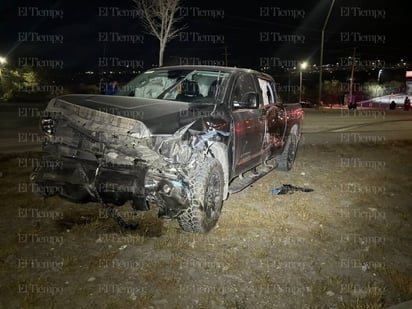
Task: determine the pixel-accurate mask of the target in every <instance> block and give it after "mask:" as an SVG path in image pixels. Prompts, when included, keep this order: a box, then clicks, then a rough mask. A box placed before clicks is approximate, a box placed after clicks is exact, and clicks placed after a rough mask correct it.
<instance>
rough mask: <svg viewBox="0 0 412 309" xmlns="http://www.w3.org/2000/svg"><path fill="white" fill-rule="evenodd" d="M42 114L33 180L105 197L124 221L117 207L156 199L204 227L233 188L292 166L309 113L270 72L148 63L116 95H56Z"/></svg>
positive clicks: (193, 228) (165, 212)
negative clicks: (282, 95) (285, 96)
mask: <svg viewBox="0 0 412 309" xmlns="http://www.w3.org/2000/svg"><path fill="white" fill-rule="evenodd" d="M44 114H45V117H43V119H42V120H41V128H42V130H43V131H44V134H45V142H44V145H43V151H44V152H45V153H46V155H45V156H44V157H43V160H44V161H45V162H44V164H41V165H40V166H41V168H36V169H35V170H34V171H33V174H32V181H33V182H34V183H36V184H37V185H38V186H41V187H42V190H40V191H41V192H43V193H44V194H45V195H46V196H51V195H55V194H59V195H60V196H62V197H63V198H67V199H69V200H71V201H73V202H88V201H91V202H93V201H94V202H100V203H101V204H102V205H103V206H104V207H105V209H106V211H107V212H108V213H109V214H110V215H112V216H113V218H114V219H115V220H116V221H117V222H118V223H119V224H120V225H122V226H124V227H132V226H133V225H131V224H128V223H126V222H125V221H124V220H123V219H122V218H121V217H120V216H119V215H118V214H117V212H116V211H115V208H114V207H115V206H120V205H123V204H125V203H126V202H128V201H131V203H132V206H133V208H134V209H135V210H147V209H149V207H150V205H151V204H152V203H156V204H157V205H158V207H159V216H162V217H168V218H175V219H177V220H178V222H179V224H180V226H181V228H182V229H183V230H185V231H190V232H198V233H205V232H208V231H209V230H211V229H212V228H213V227H214V226H215V224H216V222H217V220H218V218H219V215H220V212H221V208H222V205H223V201H224V200H225V199H227V198H228V196H229V194H232V193H236V192H238V191H240V190H242V189H244V188H246V187H247V186H249V185H250V184H251V183H253V182H254V181H256V180H257V179H259V178H260V177H263V176H264V175H266V174H267V173H269V172H271V171H272V170H275V169H278V170H289V169H291V168H292V165H293V162H294V160H295V155H296V151H297V148H298V143H299V140H300V136H301V129H302V119H303V110H302V108H301V105H300V104H283V103H281V102H280V100H279V98H278V95H277V93H276V88H275V81H274V80H273V79H272V77H271V76H269V75H267V74H264V73H261V72H257V71H254V70H249V69H241V68H231V67H215V66H171V67H160V68H155V69H150V70H148V71H146V72H144V73H142V74H140V75H139V76H137V77H136V78H135V79H133V80H132V81H130V82H129V83H128V84H126V85H125V86H123V87H122V88H121V89H120V90H119V92H118V93H117V94H116V95H81V94H77V95H64V96H60V97H56V98H54V99H52V100H51V101H50V102H49V104H48V106H47V108H46V110H45V113H44ZM55 161H58V162H59V164H58V165H56V164H51V162H54V163H55ZM48 163H50V164H48ZM56 166H59V168H55V167H56ZM55 188H59V190H55Z"/></svg>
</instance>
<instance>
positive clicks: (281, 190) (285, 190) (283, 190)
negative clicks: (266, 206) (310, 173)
mask: <svg viewBox="0 0 412 309" xmlns="http://www.w3.org/2000/svg"><path fill="white" fill-rule="evenodd" d="M296 191H302V192H312V191H313V189H311V188H305V187H297V186H293V185H291V184H283V185H282V186H281V187H278V188H273V189H272V195H280V194H292V193H293V192H296Z"/></svg>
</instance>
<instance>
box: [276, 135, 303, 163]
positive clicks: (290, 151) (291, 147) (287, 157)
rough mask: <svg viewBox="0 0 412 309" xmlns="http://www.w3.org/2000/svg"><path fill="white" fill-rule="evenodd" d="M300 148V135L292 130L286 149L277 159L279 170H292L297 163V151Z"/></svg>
mask: <svg viewBox="0 0 412 309" xmlns="http://www.w3.org/2000/svg"><path fill="white" fill-rule="evenodd" d="M297 149H298V137H297V135H296V132H292V131H291V132H290V134H289V137H288V141H287V142H286V145H285V149H283V152H282V153H281V154H280V156H279V158H278V159H277V160H276V161H277V163H278V165H277V167H276V169H277V170H280V171H290V170H291V169H292V167H293V164H294V163H295V157H296V152H297Z"/></svg>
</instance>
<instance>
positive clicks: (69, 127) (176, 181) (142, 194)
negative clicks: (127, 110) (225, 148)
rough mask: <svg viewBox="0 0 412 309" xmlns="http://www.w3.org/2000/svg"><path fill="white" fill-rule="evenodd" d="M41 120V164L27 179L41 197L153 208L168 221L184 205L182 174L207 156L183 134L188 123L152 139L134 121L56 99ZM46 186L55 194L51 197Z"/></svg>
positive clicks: (199, 143)
mask: <svg viewBox="0 0 412 309" xmlns="http://www.w3.org/2000/svg"><path fill="white" fill-rule="evenodd" d="M45 114H46V115H47V116H46V117H44V118H43V120H42V124H41V126H42V130H43V131H44V133H45V136H46V138H45V142H44V145H43V151H44V152H45V153H46V155H45V156H44V157H43V160H44V161H45V162H44V163H45V164H41V165H40V166H42V167H41V168H37V169H35V170H34V171H33V174H32V181H33V182H34V183H36V184H37V185H39V186H41V187H42V188H43V190H41V191H42V192H44V195H46V196H49V195H54V194H56V193H58V194H59V195H61V196H63V197H65V198H67V199H70V200H72V201H75V202H87V201H103V202H106V203H113V204H117V205H122V204H124V203H125V202H127V201H129V200H130V201H132V205H133V207H134V208H135V209H137V210H145V209H148V207H149V202H155V203H157V204H158V205H159V206H160V208H161V210H162V211H163V212H164V213H165V214H167V215H171V216H173V215H175V214H177V213H178V212H179V210H180V209H184V208H186V207H187V206H188V205H189V202H190V191H189V185H188V183H187V175H188V170H190V169H191V168H193V167H194V166H195V165H196V164H197V162H198V161H199V158H201V157H202V156H204V153H205V152H206V151H207V143H205V142H204V140H203V137H201V136H200V135H199V136H196V135H193V134H189V132H188V130H189V128H190V126H191V125H192V123H190V124H188V125H186V126H185V127H182V128H181V129H179V130H178V131H177V132H175V133H174V134H173V135H162V136H152V135H151V133H150V131H149V129H148V128H147V127H146V126H145V125H144V124H143V122H141V121H139V120H135V119H129V118H125V117H121V116H118V115H112V114H108V113H105V112H101V111H98V110H94V109H90V108H87V107H82V106H79V105H75V104H71V103H69V102H66V101H64V100H59V99H54V100H52V101H51V102H50V103H49V105H48V107H47V109H46V113H45ZM214 134H215V135H216V133H214ZM209 135H210V133H209ZM209 137H210V136H209ZM50 160H58V161H59V162H60V164H58V165H56V164H54V165H50V164H47V162H48V161H50ZM49 166H50V167H49ZM56 166H58V168H56ZM51 186H53V187H56V186H58V187H59V188H60V190H57V191H56V190H55V191H54V192H51V191H50V190H48V187H51Z"/></svg>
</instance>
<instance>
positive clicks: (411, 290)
mask: <svg viewBox="0 0 412 309" xmlns="http://www.w3.org/2000/svg"><path fill="white" fill-rule="evenodd" d="M380 274H381V276H382V277H383V279H384V280H385V283H386V284H387V285H388V286H389V288H390V289H391V290H393V291H394V292H395V293H397V294H399V297H400V299H401V301H407V300H410V299H412V276H411V275H410V274H407V273H403V272H401V271H399V270H397V269H394V268H392V267H389V266H388V267H385V268H384V269H383V270H382V271H381V272H380Z"/></svg>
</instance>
